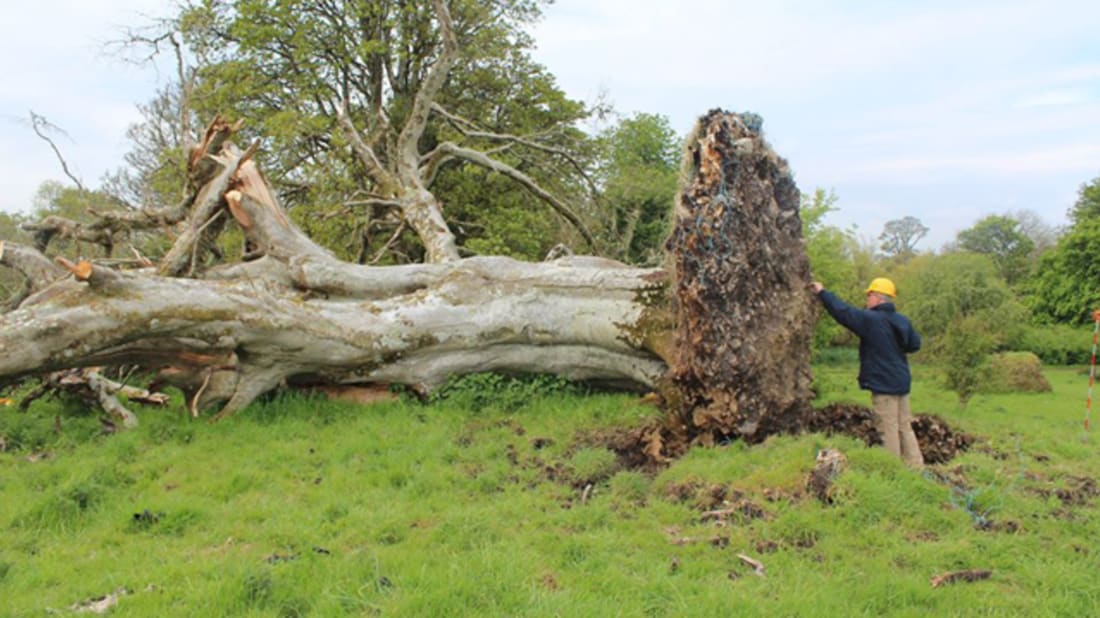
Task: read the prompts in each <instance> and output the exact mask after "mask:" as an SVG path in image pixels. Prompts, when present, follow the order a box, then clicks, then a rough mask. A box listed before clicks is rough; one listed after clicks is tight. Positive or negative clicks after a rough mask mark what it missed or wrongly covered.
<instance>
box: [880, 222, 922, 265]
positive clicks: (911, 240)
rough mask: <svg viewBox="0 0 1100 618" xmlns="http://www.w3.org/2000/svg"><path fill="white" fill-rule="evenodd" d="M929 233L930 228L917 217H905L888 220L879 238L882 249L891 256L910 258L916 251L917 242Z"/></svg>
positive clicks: (901, 258)
mask: <svg viewBox="0 0 1100 618" xmlns="http://www.w3.org/2000/svg"><path fill="white" fill-rule="evenodd" d="M927 233H928V228H927V227H925V226H924V224H923V223H921V221H920V219H918V218H916V217H903V218H901V219H893V220H891V221H887V222H886V225H885V226H883V228H882V234H880V235H879V240H880V241H882V245H881V249H882V251H883V253H885V254H886V255H887V256H889V257H893V258H896V259H898V260H901V261H905V260H908V259H909V258H911V257H912V256H913V255H914V254H915V253H916V246H917V243H918V242H920V239H922V238H924V236H925V234H927Z"/></svg>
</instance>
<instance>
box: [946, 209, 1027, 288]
mask: <svg viewBox="0 0 1100 618" xmlns="http://www.w3.org/2000/svg"><path fill="white" fill-rule="evenodd" d="M958 246H959V248H960V249H962V250H964V251H970V252H972V253H981V254H983V255H988V256H989V257H990V258H991V259H992V260H993V263H994V264H995V265H996V266H997V271H998V272H999V273H1000V275H1001V277H1003V278H1004V280H1005V281H1007V282H1008V283H1009V284H1014V283H1016V282H1018V281H1020V280H1021V279H1023V278H1024V277H1026V276H1027V275H1028V271H1029V269H1030V260H1029V259H1028V256H1030V255H1031V252H1032V250H1033V249H1034V248H1035V243H1033V242H1032V241H1031V239H1030V238H1028V237H1027V236H1026V235H1024V233H1023V232H1022V231H1020V223H1019V221H1016V220H1015V219H1012V218H1010V217H1005V216H1001V215H990V216H988V217H985V218H983V219H981V220H980V221H978V222H977V223H975V224H974V226H973V227H970V228H967V229H965V230H963V231H961V232H959V234H958Z"/></svg>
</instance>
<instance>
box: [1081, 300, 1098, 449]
mask: <svg viewBox="0 0 1100 618" xmlns="http://www.w3.org/2000/svg"><path fill="white" fill-rule="evenodd" d="M1092 320H1093V321H1094V322H1095V323H1096V325H1095V326H1093V328H1092V360H1091V361H1090V362H1089V396H1088V399H1086V400H1085V431H1088V429H1089V417H1090V416H1092V383H1093V382H1094V381H1095V380H1096V344H1097V342H1100V309H1097V310H1095V311H1093V312H1092Z"/></svg>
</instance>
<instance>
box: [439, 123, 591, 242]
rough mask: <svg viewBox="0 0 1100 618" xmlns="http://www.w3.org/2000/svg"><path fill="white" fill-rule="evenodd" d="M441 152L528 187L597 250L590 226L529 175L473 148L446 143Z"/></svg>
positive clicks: (440, 146) (440, 147)
mask: <svg viewBox="0 0 1100 618" xmlns="http://www.w3.org/2000/svg"><path fill="white" fill-rule="evenodd" d="M439 150H440V151H442V152H445V153H447V154H450V155H453V156H455V157H457V158H460V159H464V160H466V161H469V162H470V163H474V164H477V165H480V166H482V167H485V168H487V169H490V170H492V171H494V172H498V173H500V174H503V175H505V176H507V177H508V178H511V179H512V180H515V181H516V182H518V183H520V184H521V185H523V186H524V187H526V188H527V190H528V191H530V192H532V193H534V194H535V195H536V196H538V197H539V198H540V199H541V200H542V201H544V202H546V203H547V204H549V205H550V207H551V208H553V209H554V210H555V211H556V212H557V213H558V214H559V215H561V216H562V217H564V218H565V219H566V220H567V221H569V222H570V223H572V224H573V227H575V228H576V229H577V231H578V232H580V234H581V236H582V237H583V238H584V240H585V242H586V243H588V246H589V247H590V248H592V249H595V248H596V239H595V238H593V237H592V232H590V231H588V226H586V225H585V224H584V222H583V221H581V218H580V217H579V216H577V214H576V213H575V212H573V210H572V209H571V208H569V206H568V205H566V204H565V203H564V202H562V201H561V200H559V199H558V198H557V197H555V196H554V195H553V194H552V193H550V192H549V191H547V190H546V189H543V188H542V187H540V186H539V184H538V183H536V182H535V181H534V180H533V179H532V178H531V177H530V176H528V175H527V174H524V173H523V172H521V171H519V170H517V169H516V168H514V167H512V166H511V165H508V164H506V163H503V162H501V161H498V160H496V159H493V158H491V157H489V156H488V155H486V154H485V153H484V152H481V151H479V150H473V149H471V148H463V147H461V146H458V145H457V144H454V143H452V142H444V143H442V144H440V145H439Z"/></svg>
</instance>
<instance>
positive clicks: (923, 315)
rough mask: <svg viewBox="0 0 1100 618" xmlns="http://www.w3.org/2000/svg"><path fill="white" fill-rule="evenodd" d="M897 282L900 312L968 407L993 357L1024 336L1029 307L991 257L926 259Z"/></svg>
mask: <svg viewBox="0 0 1100 618" xmlns="http://www.w3.org/2000/svg"><path fill="white" fill-rule="evenodd" d="M895 278H896V282H897V284H898V290H899V292H898V293H899V296H898V308H899V310H900V311H902V312H904V313H905V314H906V315H908V316H909V318H910V319H911V320H912V321H913V324H914V326H915V327H916V328H917V330H918V332H920V333H921V336H922V337H923V338H924V347H923V350H922V353H923V354H925V355H926V356H927V357H928V358H930V359H932V360H935V361H939V362H941V363H942V364H943V366H944V371H945V374H944V377H945V384H946V386H947V387H948V388H950V389H952V390H954V391H956V393H958V395H959V402H960V403H961V404H963V405H965V404H966V402H967V400H969V398H970V396H971V394H972V393H973V392H974V388H976V385H977V384H978V383H979V382H980V381H981V378H982V375H983V374H982V372H983V371H984V363H985V360H986V358H987V357H988V355H989V354H990V353H992V352H993V351H995V350H996V349H998V348H999V347H1001V346H1003V345H1006V344H1007V343H1008V342H1009V341H1013V340H1018V339H1019V338H1020V337H1021V336H1022V332H1023V329H1024V327H1025V324H1026V322H1027V320H1028V313H1027V309H1026V308H1025V307H1024V306H1023V305H1022V304H1021V303H1020V302H1019V301H1018V300H1017V298H1016V296H1015V294H1013V292H1012V289H1011V288H1010V287H1009V286H1008V283H1007V282H1005V280H1004V279H1002V278H1001V277H1000V275H999V274H998V272H997V267H996V265H995V264H994V263H993V260H992V259H991V258H990V257H989V256H987V255H982V254H977V253H966V252H960V253H948V254H945V255H938V256H937V255H921V256H918V257H916V258H914V259H913V260H911V261H910V262H909V263H908V264H906V265H905V266H903V267H901V268H899V269H898V271H897V272H896V273H895Z"/></svg>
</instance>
